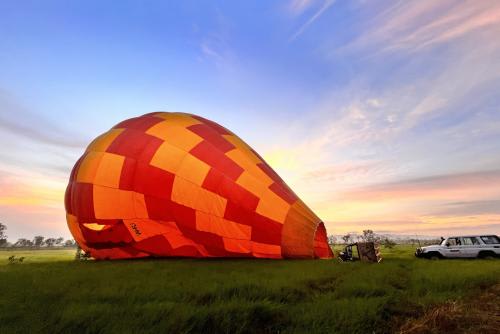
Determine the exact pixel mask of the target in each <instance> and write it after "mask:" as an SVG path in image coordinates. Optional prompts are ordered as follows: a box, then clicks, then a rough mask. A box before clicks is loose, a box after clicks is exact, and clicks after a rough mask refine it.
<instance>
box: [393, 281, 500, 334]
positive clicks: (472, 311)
mask: <svg viewBox="0 0 500 334" xmlns="http://www.w3.org/2000/svg"><path fill="white" fill-rule="evenodd" d="M499 328H500V284H497V285H495V286H493V288H490V289H488V290H486V291H484V292H483V293H481V294H479V295H477V296H475V295H472V296H470V297H468V298H467V299H464V300H460V301H451V302H448V303H445V304H442V305H439V306H436V307H433V308H432V309H430V310H428V311H427V312H425V313H424V314H423V316H421V317H419V318H416V319H411V320H408V321H407V322H406V323H405V324H404V325H403V326H402V327H401V328H400V330H399V331H397V332H398V333H400V334H424V333H425V334H427V333H454V334H459V333H482V334H498V333H499Z"/></svg>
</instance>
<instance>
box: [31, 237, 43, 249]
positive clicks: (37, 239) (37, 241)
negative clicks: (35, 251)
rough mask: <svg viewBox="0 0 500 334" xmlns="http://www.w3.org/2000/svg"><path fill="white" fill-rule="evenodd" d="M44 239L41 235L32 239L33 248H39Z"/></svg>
mask: <svg viewBox="0 0 500 334" xmlns="http://www.w3.org/2000/svg"><path fill="white" fill-rule="evenodd" d="M44 239H45V238H44V237H42V236H41V235H37V236H36V237H35V238H34V239H33V246H35V247H40V246H42V245H43V240H44Z"/></svg>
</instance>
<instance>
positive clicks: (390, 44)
mask: <svg viewBox="0 0 500 334" xmlns="http://www.w3.org/2000/svg"><path fill="white" fill-rule="evenodd" d="M498 36H500V2H499V1H496V0H492V1H489V0H481V1H477V0H471V1H465V0H464V1H449V0H441V1H434V0H428V1H427V0H425V1H423V0H419V1H416V0H415V1H377V0H374V1H366V0H350V1H347V0H344V1H341V0H337V1H334V0H314V1H313V0H293V1H245V2H243V1H176V2H175V1H96V0H86V1H54V0H47V1H29V0H27V1H15V0H6V1H1V2H0V222H2V223H4V224H6V225H7V227H8V230H7V234H8V236H9V240H11V241H15V240H16V239H17V238H21V237H25V238H32V237H33V236H34V235H39V234H41V235H43V236H47V237H49V236H53V237H58V236H63V237H65V238H70V237H71V236H70V233H69V231H68V229H67V226H66V223H65V211H64V205H63V197H64V191H65V188H66V185H67V182H68V177H69V173H70V170H71V168H72V167H73V165H74V163H75V162H76V160H77V159H78V157H79V156H80V155H81V154H82V153H83V152H84V150H85V147H86V146H87V145H88V144H89V143H90V141H91V140H92V139H93V138H95V137H96V136H98V135H99V134H101V133H103V132H105V131H107V130H108V129H109V128H111V127H112V126H113V125H115V124H116V123H118V122H120V121H121V120H124V119H127V118H130V117H134V116H138V115H142V114H145V113H149V112H153V111H159V110H162V111H180V112H188V113H193V114H198V115H200V116H203V117H206V118H208V119H211V120H213V121H216V122H218V123H219V124H221V125H223V126H225V127H227V128H228V129H230V130H231V131H233V132H234V133H236V134H238V135H239V136H240V137H241V138H242V139H243V140H245V141H246V142H247V143H248V144H249V145H251V146H252V147H253V148H254V149H255V150H256V151H257V152H259V153H260V154H261V155H262V156H263V157H264V158H265V159H266V161H267V162H268V163H269V164H270V165H271V166H272V167H273V168H274V169H275V170H276V171H277V172H278V174H279V175H280V176H281V177H282V178H283V179H284V180H285V181H286V182H287V184H288V185H290V187H291V188H292V189H293V190H294V191H295V192H296V193H297V194H298V195H299V197H301V198H302V199H303V200H304V201H305V202H306V203H307V204H308V205H309V207H310V208H311V209H313V211H315V212H316V214H317V215H318V216H319V217H321V218H322V219H323V221H324V222H325V224H326V227H327V229H328V232H329V233H330V234H336V235H338V234H344V233H348V232H360V231H362V230H363V229H373V230H374V231H375V232H378V233H382V234H392V235H408V236H412V237H413V236H422V235H427V236H439V235H450V234H472V233H474V234H476V233H495V234H500V38H498Z"/></svg>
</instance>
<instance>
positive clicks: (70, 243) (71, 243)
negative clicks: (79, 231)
mask: <svg viewBox="0 0 500 334" xmlns="http://www.w3.org/2000/svg"><path fill="white" fill-rule="evenodd" d="M75 244H76V243H75V240H73V239H70V240H66V241H65V242H64V247H74V246H75Z"/></svg>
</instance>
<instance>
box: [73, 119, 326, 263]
mask: <svg viewBox="0 0 500 334" xmlns="http://www.w3.org/2000/svg"><path fill="white" fill-rule="evenodd" d="M65 207H66V217H67V223H68V227H69V229H70V231H71V234H72V235H73V237H74V239H75V240H76V242H77V243H78V244H79V245H80V247H81V248H82V249H83V250H84V251H85V252H87V253H89V254H90V255H91V256H92V257H94V258H95V259H125V258H142V257H250V258H273V259H282V258H330V257H332V256H333V254H332V251H331V249H330V247H329V246H328V242H327V234H326V229H325V226H324V224H323V222H322V221H321V219H319V218H318V217H317V216H316V215H315V214H314V213H313V212H312V211H311V210H310V209H309V208H308V207H307V206H306V205H305V204H304V202H303V201H302V200H300V199H299V198H298V197H297V195H296V194H295V193H294V192H293V191H292V190H291V189H290V188H289V187H288V186H287V185H286V184H285V182H283V180H282V179H281V178H280V177H279V176H278V174H276V173H275V172H274V171H273V170H272V169H271V167H269V165H268V164H267V163H266V162H265V161H264V160H263V159H262V157H261V156H260V155H259V154H257V153H256V152H255V151H254V150H253V149H252V148H251V147H250V146H248V145H247V144H246V143H245V142H243V141H242V140H241V139H240V138H239V137H238V136H236V135H235V134H233V133H232V132H230V131H229V130H227V129H226V128H224V127H222V126H220V125H219V124H217V123H215V122H213V121H210V120H207V119H205V118H202V117H199V116H195V115H191V114H185V113H170V112H156V113H151V114H146V115H143V116H140V117H136V118H131V119H128V120H125V121H123V122H121V123H119V124H117V125H116V126H114V127H113V128H112V129H110V130H109V131H108V132H106V133H104V134H102V135H101V136H99V137H97V138H96V139H95V140H94V141H92V143H90V145H89V146H88V147H87V149H86V151H85V153H84V154H83V156H82V157H81V158H80V159H79V160H78V161H77V162H76V164H75V166H74V168H73V170H72V172H71V176H70V180H69V184H68V187H67V189H66V194H65Z"/></svg>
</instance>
